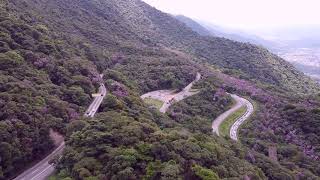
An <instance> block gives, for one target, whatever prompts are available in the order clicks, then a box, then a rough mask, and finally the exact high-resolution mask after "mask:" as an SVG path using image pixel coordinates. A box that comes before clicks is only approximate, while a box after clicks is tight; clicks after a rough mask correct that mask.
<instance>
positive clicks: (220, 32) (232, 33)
mask: <svg viewBox="0 0 320 180" xmlns="http://www.w3.org/2000/svg"><path fill="white" fill-rule="evenodd" d="M176 18H177V19H178V20H180V21H181V22H183V23H185V24H186V25H187V26H188V27H190V28H191V29H193V30H194V31H195V32H198V33H199V34H201V35H205V36H208V35H211V36H216V37H223V38H227V39H231V40H234V41H239V42H243V43H252V44H256V45H260V46H264V47H266V48H268V49H270V50H276V49H277V46H278V45H277V44H276V43H275V42H272V41H267V40H265V39H262V38H260V37H258V36H256V35H253V34H248V33H245V32H241V31H239V30H233V29H227V28H223V27H220V26H217V25H213V24H211V23H208V22H203V21H201V20H199V21H197V20H193V19H191V18H188V17H186V16H183V15H178V16H176Z"/></svg>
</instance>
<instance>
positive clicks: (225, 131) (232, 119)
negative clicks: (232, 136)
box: [219, 106, 247, 137]
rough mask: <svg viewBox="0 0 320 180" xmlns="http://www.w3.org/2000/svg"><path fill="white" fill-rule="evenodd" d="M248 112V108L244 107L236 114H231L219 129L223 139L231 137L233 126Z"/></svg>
mask: <svg viewBox="0 0 320 180" xmlns="http://www.w3.org/2000/svg"><path fill="white" fill-rule="evenodd" d="M246 110H247V107H246V106H242V107H241V108H240V109H238V110H237V111H236V112H234V113H233V114H231V115H230V116H229V117H228V118H227V119H226V120H224V121H223V122H222V123H221V125H220V127H219V133H220V135H221V136H223V137H227V136H229V132H230V129H231V126H232V124H233V123H235V122H236V120H237V119H238V118H239V117H241V116H242V115H243V114H244V113H245V112H246Z"/></svg>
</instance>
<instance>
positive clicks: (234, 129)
mask: <svg viewBox="0 0 320 180" xmlns="http://www.w3.org/2000/svg"><path fill="white" fill-rule="evenodd" d="M241 99H242V101H243V102H244V104H245V105H246V107H247V111H246V112H245V113H244V114H243V115H242V116H241V117H240V118H238V119H237V120H236V122H235V123H234V124H233V125H232V126H231V129H230V138H231V139H233V140H235V141H238V129H239V127H240V126H241V124H242V123H243V122H244V121H245V120H247V119H248V118H249V117H250V116H251V115H252V113H253V111H254V108H253V104H252V103H251V102H250V101H248V100H247V99H244V98H241Z"/></svg>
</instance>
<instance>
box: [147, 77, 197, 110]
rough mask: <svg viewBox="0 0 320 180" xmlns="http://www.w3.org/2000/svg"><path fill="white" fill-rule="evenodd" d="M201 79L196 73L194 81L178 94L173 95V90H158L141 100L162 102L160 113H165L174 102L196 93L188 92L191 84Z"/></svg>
mask: <svg viewBox="0 0 320 180" xmlns="http://www.w3.org/2000/svg"><path fill="white" fill-rule="evenodd" d="M200 79H201V74H200V73H197V75H196V79H195V80H194V81H192V82H191V83H190V84H189V85H187V86H186V87H185V88H184V89H183V90H182V91H180V92H179V93H175V91H174V90H158V91H153V92H149V93H146V94H144V95H142V96H141V98H142V99H145V98H152V99H157V100H160V101H162V102H163V105H162V107H161V108H160V110H159V111H160V112H162V113H165V112H166V111H167V110H168V108H169V107H170V106H171V105H172V104H173V103H175V102H178V101H181V100H183V99H185V98H187V97H189V96H193V95H195V94H197V93H198V91H194V92H192V91H190V90H191V88H192V86H193V84H194V83H196V82H197V81H199V80H200Z"/></svg>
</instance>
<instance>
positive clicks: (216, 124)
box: [212, 94, 253, 141]
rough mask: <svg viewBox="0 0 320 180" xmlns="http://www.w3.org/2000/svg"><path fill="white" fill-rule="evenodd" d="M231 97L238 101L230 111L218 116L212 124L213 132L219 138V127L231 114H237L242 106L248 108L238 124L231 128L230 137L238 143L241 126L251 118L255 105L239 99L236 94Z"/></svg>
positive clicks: (237, 121) (238, 120)
mask: <svg viewBox="0 0 320 180" xmlns="http://www.w3.org/2000/svg"><path fill="white" fill-rule="evenodd" d="M230 96H231V97H232V98H233V99H234V100H235V101H236V104H235V105H234V106H233V107H232V108H231V109H229V110H228V111H226V112H224V113H222V114H221V115H220V116H218V117H217V118H216V119H215V120H214V121H213V122H212V132H213V133H216V134H217V135H218V136H219V127H220V125H221V123H222V122H223V121H224V120H226V119H227V117H229V116H230V115H231V114H233V113H235V112H236V111H237V110H239V109H240V108H241V107H242V106H246V107H247V108H246V112H245V114H243V115H242V116H241V117H239V118H238V119H237V120H236V122H235V123H234V124H233V125H232V126H231V129H230V137H231V139H233V140H235V141H237V140H238V137H237V132H238V129H239V127H240V125H241V124H242V123H243V122H244V121H245V120H247V119H248V118H249V116H250V115H251V114H252V113H253V105H252V104H251V102H250V101H248V100H247V99H244V98H242V97H239V96H237V95H235V94H230Z"/></svg>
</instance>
